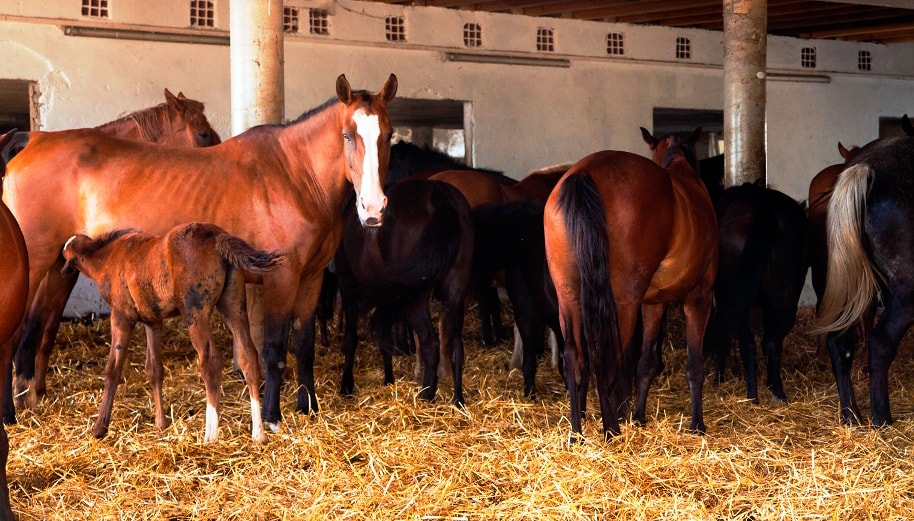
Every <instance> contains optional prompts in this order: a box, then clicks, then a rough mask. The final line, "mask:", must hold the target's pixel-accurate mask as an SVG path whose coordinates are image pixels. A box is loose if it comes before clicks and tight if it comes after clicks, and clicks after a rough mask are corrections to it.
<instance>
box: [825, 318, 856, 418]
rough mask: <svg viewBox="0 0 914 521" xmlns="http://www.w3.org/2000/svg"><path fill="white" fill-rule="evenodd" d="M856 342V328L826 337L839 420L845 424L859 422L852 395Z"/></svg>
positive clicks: (854, 398)
mask: <svg viewBox="0 0 914 521" xmlns="http://www.w3.org/2000/svg"><path fill="white" fill-rule="evenodd" d="M856 343H857V329H856V328H855V327H851V328H849V329H847V330H846V331H842V332H840V333H829V334H828V335H827V338H826V345H827V346H828V355H829V358H831V367H832V372H834V374H835V384H836V386H837V387H838V403H839V404H840V407H841V422H842V423H844V424H847V425H858V424H860V419H861V418H862V416H861V415H860V409H859V408H858V407H857V397H856V396H855V395H854V383H853V382H852V381H851V374H850V373H851V368H852V367H853V365H854V347H855V344H856Z"/></svg>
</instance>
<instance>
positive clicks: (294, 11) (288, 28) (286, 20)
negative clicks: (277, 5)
mask: <svg viewBox="0 0 914 521" xmlns="http://www.w3.org/2000/svg"><path fill="white" fill-rule="evenodd" d="M282 30H283V31H285V32H287V33H297V32H298V8H297V7H283V8H282Z"/></svg>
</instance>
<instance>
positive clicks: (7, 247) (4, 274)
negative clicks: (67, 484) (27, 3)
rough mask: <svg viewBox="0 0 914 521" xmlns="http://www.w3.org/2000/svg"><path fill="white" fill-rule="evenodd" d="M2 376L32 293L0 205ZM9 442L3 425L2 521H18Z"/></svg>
mask: <svg viewBox="0 0 914 521" xmlns="http://www.w3.org/2000/svg"><path fill="white" fill-rule="evenodd" d="M14 133H15V130H11V131H9V132H7V133H6V134H4V135H3V136H0V148H3V146H4V145H6V144H7V143H9V141H10V140H11V139H12V138H13V135H14ZM5 168H6V163H5V161H3V160H2V159H0V173H4V171H5ZM0 249H2V252H3V253H2V254H0V280H2V281H3V283H2V284H0V371H2V372H0V374H4V375H8V374H9V367H10V364H11V362H12V354H13V337H14V335H15V333H16V330H17V329H18V327H19V324H20V323H21V322H22V318H23V317H24V316H25V310H26V302H27V299H28V291H29V273H28V269H29V260H28V253H27V250H26V246H25V239H24V238H23V236H22V231H21V230H20V229H19V224H18V223H17V222H16V218H15V217H14V216H13V214H12V212H10V211H9V209H8V208H7V207H6V204H4V203H2V202H0ZM9 393H10V381H9V378H7V380H6V382H5V384H4V385H2V386H0V394H2V396H3V397H4V398H5V397H6V396H9ZM9 449H10V446H9V438H8V437H7V435H6V429H5V428H4V427H3V426H2V425H0V520H3V521H6V520H12V519H15V516H13V511H12V509H11V508H10V496H9V485H8V484H7V481H6V462H7V459H8V458H9Z"/></svg>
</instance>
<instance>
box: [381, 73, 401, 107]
mask: <svg viewBox="0 0 914 521" xmlns="http://www.w3.org/2000/svg"><path fill="white" fill-rule="evenodd" d="M397 86H398V82H397V75H396V74H394V73H390V77H389V78H387V81H386V82H384V87H382V88H381V98H382V99H383V100H384V101H385V102H388V103H389V102H390V100H392V99H394V96H395V95H396V94H397Z"/></svg>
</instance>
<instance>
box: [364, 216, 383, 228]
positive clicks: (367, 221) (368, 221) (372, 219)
mask: <svg viewBox="0 0 914 521" xmlns="http://www.w3.org/2000/svg"><path fill="white" fill-rule="evenodd" d="M380 224H381V220H380V219H378V218H377V217H369V218H367V219H365V226H378V225H380Z"/></svg>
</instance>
